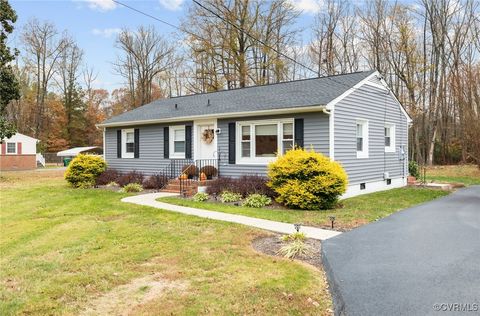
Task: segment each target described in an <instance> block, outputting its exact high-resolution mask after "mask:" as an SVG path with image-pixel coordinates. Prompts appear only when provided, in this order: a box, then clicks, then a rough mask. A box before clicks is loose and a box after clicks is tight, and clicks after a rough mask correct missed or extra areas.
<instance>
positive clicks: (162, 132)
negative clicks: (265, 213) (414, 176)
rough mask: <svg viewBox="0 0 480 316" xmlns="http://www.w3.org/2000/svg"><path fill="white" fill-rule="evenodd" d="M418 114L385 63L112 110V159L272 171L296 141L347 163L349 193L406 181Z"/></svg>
mask: <svg viewBox="0 0 480 316" xmlns="http://www.w3.org/2000/svg"><path fill="white" fill-rule="evenodd" d="M410 122H411V119H410V117H409V116H408V114H407V113H406V111H405V110H404V108H403V107H402V105H401V104H400V102H399V101H398V100H397V98H396V97H395V95H394V94H393V93H392V92H391V91H390V89H389V88H388V87H387V84H386V82H385V81H384V80H383V79H382V76H381V75H380V74H379V73H378V72H377V71H366V72H356V73H351V74H343V75H336V76H329V77H322V78H314V79H305V80H297V81H291V82H285V83H277V84H270V85H264V86H254V87H248V88H242V89H234V90H226V91H218V92H211V93H202V94H195V95H189V96H180V97H173V98H169V99H163V100H157V101H154V102H152V103H150V104H146V105H144V106H141V107H139V108H137V109H134V110H131V111H128V112H125V113H123V114H120V115H118V116H115V117H112V118H110V119H108V120H106V121H104V122H103V123H101V124H99V125H98V127H101V128H103V131H104V154H105V159H106V161H107V163H108V166H109V168H113V169H116V170H119V171H121V172H127V171H132V170H136V171H140V172H143V173H144V174H157V173H165V172H167V173H168V174H169V176H170V178H171V179H175V178H178V177H180V175H181V174H182V169H185V166H187V165H190V166H191V165H192V164H193V165H196V166H198V168H199V169H202V168H204V167H205V166H207V167H208V166H213V167H215V173H214V174H213V175H214V176H218V175H219V176H228V177H239V176H242V175H266V169H267V168H266V167H267V164H268V163H269V162H271V161H272V160H275V159H276V157H277V155H281V154H282V153H284V152H285V151H287V150H289V149H290V148H292V146H294V145H298V146H302V147H304V148H307V149H310V148H311V149H313V150H315V151H317V152H321V153H323V154H324V155H327V156H328V157H330V158H331V159H332V160H335V161H337V162H339V163H341V164H342V166H343V167H344V168H345V170H346V172H347V174H348V177H349V185H348V190H347V192H346V193H345V195H344V197H350V196H355V195H358V194H363V193H370V192H375V191H380V190H386V189H390V188H396V187H401V186H405V185H406V183H407V175H408V159H407V156H408V155H407V153H408V148H407V146H408V128H409V125H410Z"/></svg>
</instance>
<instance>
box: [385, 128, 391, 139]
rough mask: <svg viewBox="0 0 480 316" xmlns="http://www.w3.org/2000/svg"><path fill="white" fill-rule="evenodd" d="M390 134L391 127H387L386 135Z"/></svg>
mask: <svg viewBox="0 0 480 316" xmlns="http://www.w3.org/2000/svg"><path fill="white" fill-rule="evenodd" d="M387 136H390V127H385V137H387Z"/></svg>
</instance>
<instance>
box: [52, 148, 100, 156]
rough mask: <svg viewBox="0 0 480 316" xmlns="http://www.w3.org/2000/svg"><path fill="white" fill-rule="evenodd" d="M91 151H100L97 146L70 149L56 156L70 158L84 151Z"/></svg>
mask: <svg viewBox="0 0 480 316" xmlns="http://www.w3.org/2000/svg"><path fill="white" fill-rule="evenodd" d="M92 149H100V147H97V146H90V147H74V148H70V149H67V150H62V151H59V152H58V153H57V156H59V157H70V156H72V157H73V156H76V155H78V154H80V153H82V152H84V151H89V150H92Z"/></svg>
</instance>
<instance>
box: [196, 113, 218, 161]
mask: <svg viewBox="0 0 480 316" xmlns="http://www.w3.org/2000/svg"><path fill="white" fill-rule="evenodd" d="M215 125H216V124H215V122H199V123H197V124H196V132H197V133H196V134H197V135H196V139H195V141H196V144H197V145H196V148H195V149H196V152H195V158H196V159H215V158H217V157H216V154H217V152H216V150H217V135H216V134H215V127H216V126H215Z"/></svg>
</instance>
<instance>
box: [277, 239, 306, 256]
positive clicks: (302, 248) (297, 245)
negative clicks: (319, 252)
mask: <svg viewBox="0 0 480 316" xmlns="http://www.w3.org/2000/svg"><path fill="white" fill-rule="evenodd" d="M278 253H279V254H280V255H282V256H284V257H285V258H289V259H293V258H296V257H299V256H302V257H308V256H311V255H312V254H313V249H312V247H311V246H309V245H307V244H306V243H304V242H303V241H300V240H295V241H292V242H291V243H288V244H286V245H284V246H282V247H281V248H280V249H279V250H278Z"/></svg>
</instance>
